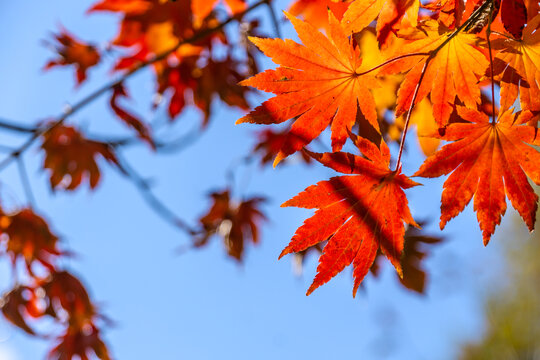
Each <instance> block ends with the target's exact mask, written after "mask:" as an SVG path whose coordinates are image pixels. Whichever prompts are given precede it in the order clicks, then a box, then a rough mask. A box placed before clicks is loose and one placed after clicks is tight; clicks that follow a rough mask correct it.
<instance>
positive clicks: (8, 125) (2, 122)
mask: <svg viewBox="0 0 540 360" xmlns="http://www.w3.org/2000/svg"><path fill="white" fill-rule="evenodd" d="M0 128H2V129H6V130H10V131H14V132H19V133H24V134H28V133H33V132H35V131H36V130H37V127H32V126H24V125H19V124H17V123H15V122H13V121H10V120H7V119H0Z"/></svg>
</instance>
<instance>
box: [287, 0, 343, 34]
mask: <svg viewBox="0 0 540 360" xmlns="http://www.w3.org/2000/svg"><path fill="white" fill-rule="evenodd" d="M349 5H350V2H346V1H338V0H296V1H294V2H293V3H292V4H291V5H290V7H289V10H288V12H289V13H290V14H291V15H294V16H296V17H299V16H300V15H301V16H302V18H303V19H304V20H306V21H307V22H309V23H310V24H311V25H313V26H315V27H317V28H326V27H327V26H328V10H330V11H332V12H333V13H334V15H335V16H336V18H337V19H338V20H341V18H343V14H344V13H345V11H346V10H347V8H348V7H349Z"/></svg>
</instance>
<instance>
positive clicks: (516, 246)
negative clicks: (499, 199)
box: [461, 189, 540, 360]
mask: <svg viewBox="0 0 540 360" xmlns="http://www.w3.org/2000/svg"><path fill="white" fill-rule="evenodd" d="M537 190H538V189H537ZM513 230H514V229H510V230H509V231H508V232H507V234H506V235H507V236H508V237H511V236H512V235H515V234H514V231H513ZM504 251H505V254H506V255H505V256H506V258H507V267H508V270H507V278H508V282H507V284H506V285H504V286H502V288H501V287H500V286H499V287H496V290H495V291H494V292H492V293H491V294H490V295H489V296H488V298H487V301H486V310H485V313H486V314H485V316H486V325H487V328H486V333H485V335H484V337H483V338H482V339H481V340H480V341H479V342H477V343H471V344H468V345H466V346H465V347H464V349H463V352H462V355H461V359H462V360H484V359H490V360H514V359H515V360H518V359H519V360H521V359H523V360H525V359H530V360H534V359H540V262H539V261H538V256H540V234H539V233H534V234H533V235H532V236H530V237H526V238H521V239H519V238H513V239H512V241H511V242H507V243H505V245H504Z"/></svg>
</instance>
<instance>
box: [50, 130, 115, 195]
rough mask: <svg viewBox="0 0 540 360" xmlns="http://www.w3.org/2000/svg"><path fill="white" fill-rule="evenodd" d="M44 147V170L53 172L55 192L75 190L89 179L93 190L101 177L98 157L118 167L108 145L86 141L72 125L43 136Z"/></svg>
mask: <svg viewBox="0 0 540 360" xmlns="http://www.w3.org/2000/svg"><path fill="white" fill-rule="evenodd" d="M41 147H42V149H43V150H44V151H45V159H44V162H43V168H44V169H49V170H50V184H51V188H52V189H56V188H58V187H62V188H63V189H65V190H75V189H76V188H77V187H78V186H79V185H80V184H81V182H82V181H83V180H84V179H86V178H88V180H89V184H90V188H92V189H94V188H95V187H96V186H97V184H98V183H99V179H100V177H101V175H100V171H99V167H98V166H97V163H96V157H97V156H98V155H100V156H102V157H103V158H105V159H106V160H107V161H109V162H110V163H112V164H116V165H118V161H117V159H116V156H115V155H114V152H113V149H112V148H111V147H110V146H109V145H107V144H106V143H102V142H98V141H93V140H88V139H85V138H84V137H83V135H82V134H80V133H79V132H78V131H77V130H76V129H75V128H73V127H70V126H63V125H59V126H56V127H53V128H51V129H50V130H49V131H47V132H46V133H44V134H43V143H42V145H41Z"/></svg>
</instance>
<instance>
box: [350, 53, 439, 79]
mask: <svg viewBox="0 0 540 360" xmlns="http://www.w3.org/2000/svg"><path fill="white" fill-rule="evenodd" d="M429 54H430V53H429V52H418V53H410V54H403V55H399V56H396V57H395V58H392V59H388V60H386V61H385V62H383V63H382V64H379V65H377V66H375V67H372V68H371V69H369V70H366V71H363V72H361V73H359V74H357V76H362V75H366V74H369V73H370V72H372V71H375V70H377V69H379V68H381V67H383V66H386V65H388V64H391V63H393V62H394V61H398V60H401V59H404V58H408V57H411V56H429Z"/></svg>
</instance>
